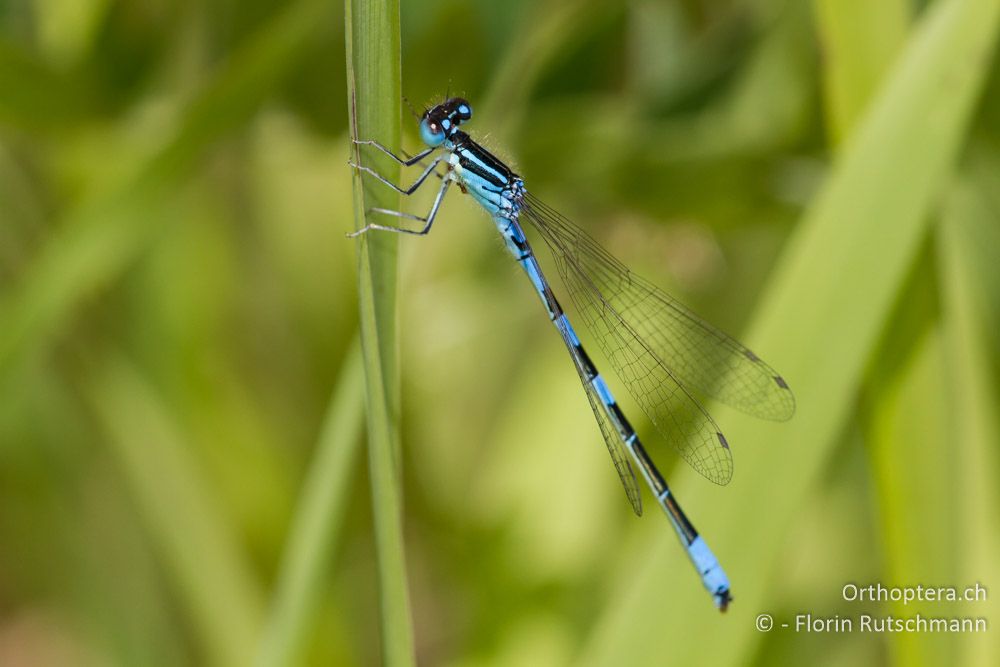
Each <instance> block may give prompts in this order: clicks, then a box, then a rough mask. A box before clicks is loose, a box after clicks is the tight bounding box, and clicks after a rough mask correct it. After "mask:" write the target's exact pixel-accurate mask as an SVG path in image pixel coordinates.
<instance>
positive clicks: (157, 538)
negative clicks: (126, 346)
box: [84, 357, 262, 665]
mask: <svg viewBox="0 0 1000 667" xmlns="http://www.w3.org/2000/svg"><path fill="white" fill-rule="evenodd" d="M92 368H93V369H94V370H93V371H92V375H91V377H89V378H88V379H87V380H86V384H85V386H84V392H85V395H86V397H87V399H88V401H89V403H90V405H91V407H92V408H93V410H94V412H95V413H96V414H97V416H98V419H99V421H100V423H101V424H102V426H103V427H104V429H105V430H106V431H107V433H108V436H109V437H108V440H107V444H108V446H109V448H110V451H111V453H112V455H113V457H114V459H115V460H116V461H117V463H118V464H119V466H120V468H121V471H122V474H123V476H124V477H125V479H126V481H127V482H128V486H129V487H130V489H131V492H132V494H133V496H134V497H135V501H136V505H137V507H138V512H139V514H140V516H141V517H142V518H143V519H144V520H145V522H146V524H147V525H148V527H149V532H150V534H151V537H152V541H153V543H154V545H155V546H156V547H157V552H158V553H161V554H162V555H163V559H164V565H165V567H166V569H167V571H168V572H169V573H170V575H171V577H172V579H173V583H174V584H175V586H176V589H177V592H178V595H179V598H180V600H181V602H182V604H183V606H184V608H185V611H186V612H187V613H186V615H187V617H188V618H190V619H191V622H192V625H193V627H194V629H195V632H196V634H197V635H198V636H199V639H200V640H201V643H202V645H203V647H204V651H205V654H206V655H207V656H208V658H209V663H210V664H214V665H247V664H250V661H251V660H252V659H253V645H254V639H255V638H256V637H257V632H258V629H259V627H260V620H261V616H262V599H261V592H260V591H259V590H258V589H257V585H256V582H255V581H254V579H253V575H252V571H251V568H250V567H249V564H248V563H247V562H246V561H245V560H244V558H243V554H242V553H241V551H240V547H239V540H238V539H237V537H236V536H235V535H233V534H232V532H231V530H230V527H229V525H228V524H227V522H226V520H225V519H224V518H223V517H222V516H221V515H220V514H219V512H218V509H217V507H216V506H215V504H214V502H213V500H212V494H211V492H210V490H209V489H208V488H207V486H206V484H205V482H204V481H203V480H202V479H201V478H200V475H199V473H198V469H197V464H196V463H195V462H194V461H192V460H191V459H190V458H189V456H188V454H187V449H188V447H189V446H190V445H189V444H188V443H185V442H184V439H183V436H182V435H181V433H180V432H179V429H178V427H177V425H176V424H175V423H173V420H172V419H171V417H170V415H169V413H168V411H167V408H166V407H165V406H164V405H162V404H161V402H160V400H159V399H158V397H157V396H156V395H155V394H154V393H153V390H152V389H151V388H150V387H149V386H148V384H147V383H146V382H145V381H144V379H143V378H142V377H141V376H140V375H139V373H138V372H137V370H136V369H134V368H132V367H131V366H130V365H128V363H127V362H125V361H124V360H122V359H118V358H114V357H107V358H105V359H104V360H103V362H102V363H101V365H100V366H93V367H92Z"/></svg>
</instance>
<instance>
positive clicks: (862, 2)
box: [816, 0, 911, 144]
mask: <svg viewBox="0 0 1000 667" xmlns="http://www.w3.org/2000/svg"><path fill="white" fill-rule="evenodd" d="M910 11H911V10H910V2H908V0H880V2H869V1H868V0H816V24H817V29H818V32H819V38H820V43H821V45H822V48H823V87H824V92H825V98H826V99H825V107H826V123H827V128H828V133H829V135H830V137H831V139H832V140H833V143H834V144H839V143H841V142H842V141H843V139H845V138H846V137H848V136H850V133H851V130H852V129H853V127H854V124H855V123H856V122H857V121H858V120H860V119H861V117H862V115H863V113H864V111H865V108H866V107H867V106H868V103H869V102H870V101H871V98H872V96H873V95H874V94H875V93H876V92H877V91H878V88H879V84H880V83H881V82H882V78H883V77H884V76H885V74H886V72H888V71H889V68H890V66H891V65H892V63H893V62H894V61H895V60H896V57H897V56H898V55H899V52H900V51H901V50H902V48H903V45H904V44H905V41H906V32H907V29H908V27H909V22H910Z"/></svg>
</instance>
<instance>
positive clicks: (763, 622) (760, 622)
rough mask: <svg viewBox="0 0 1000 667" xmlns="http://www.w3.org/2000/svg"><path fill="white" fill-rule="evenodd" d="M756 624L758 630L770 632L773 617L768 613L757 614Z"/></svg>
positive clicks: (772, 625)
mask: <svg viewBox="0 0 1000 667" xmlns="http://www.w3.org/2000/svg"><path fill="white" fill-rule="evenodd" d="M756 626H757V630H759V631H760V632H770V631H771V628H773V627H774V619H773V618H771V615H770V614H757V622H756Z"/></svg>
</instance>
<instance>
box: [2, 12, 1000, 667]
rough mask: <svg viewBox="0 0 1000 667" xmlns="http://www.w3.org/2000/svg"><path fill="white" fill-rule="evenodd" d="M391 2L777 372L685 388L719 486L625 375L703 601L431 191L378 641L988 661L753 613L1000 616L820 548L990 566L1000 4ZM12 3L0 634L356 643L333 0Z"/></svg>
mask: <svg viewBox="0 0 1000 667" xmlns="http://www.w3.org/2000/svg"><path fill="white" fill-rule="evenodd" d="M401 4H402V8H401V15H400V19H401V20H400V30H401V37H402V48H401V51H402V92H403V93H404V94H405V95H406V96H407V97H408V98H409V99H410V100H411V101H412V102H413V104H414V105H415V106H418V107H421V108H422V105H424V104H432V103H434V102H435V101H438V100H440V99H441V98H442V97H443V95H444V94H445V92H446V91H450V92H451V93H452V94H456V93H458V94H462V95H464V96H465V97H467V98H468V99H469V100H471V101H472V103H473V105H474V107H475V112H476V113H475V118H474V120H473V122H472V123H471V125H470V127H469V130H470V132H471V133H472V134H473V136H475V137H477V138H479V139H481V140H482V141H483V143H484V144H485V145H486V146H487V147H489V148H490V149H492V150H495V151H496V152H497V153H498V154H499V155H500V156H502V157H503V158H504V159H508V160H510V162H511V163H512V164H513V165H515V167H516V168H517V170H518V171H519V172H520V173H521V174H522V175H523V176H524V177H525V180H526V182H527V184H528V185H529V187H530V188H531V190H532V191H533V192H535V193H536V194H538V195H540V196H541V197H543V198H544V199H545V200H546V201H548V202H550V203H551V204H553V205H554V206H555V207H556V208H558V209H559V210H561V211H563V212H565V213H566V214H568V215H569V216H570V217H571V218H573V219H575V220H577V221H578V222H579V223H580V224H581V225H583V226H584V227H586V228H587V229H589V230H591V231H592V233H593V234H594V235H595V236H596V237H598V238H599V239H600V240H601V242H602V243H603V244H605V245H606V246H607V247H608V248H609V249H611V250H612V252H613V253H615V254H616V255H617V256H619V257H620V258H622V259H623V260H625V261H626V262H627V263H628V264H629V265H630V266H631V267H633V268H634V269H635V270H636V271H637V272H638V273H640V274H642V275H644V276H646V277H648V278H650V279H651V280H653V282H655V283H657V284H659V285H662V286H663V287H665V288H666V289H668V290H669V291H670V292H671V293H673V294H675V295H676V296H677V297H679V298H680V299H681V300H682V301H684V302H685V303H687V304H688V305H690V306H691V307H693V308H694V309H695V310H696V311H697V312H699V313H701V314H702V315H704V316H705V317H706V318H707V319H709V320H710V321H712V322H714V323H716V324H717V325H719V326H720V327H722V328H724V329H726V330H728V331H731V332H733V333H735V334H737V335H738V336H740V337H741V338H744V339H746V340H747V341H748V342H749V343H750V344H751V345H752V346H753V347H754V349H755V350H756V351H757V352H758V353H759V354H760V355H761V356H762V357H764V358H766V359H767V360H768V361H770V362H771V363H772V364H773V365H774V366H775V367H776V368H777V369H779V370H780V371H781V372H782V373H783V375H785V377H786V378H787V379H788V381H789V383H790V384H791V386H792V388H793V389H794V390H795V391H796V396H797V399H798V404H799V412H798V413H797V415H796V417H795V418H794V419H793V420H792V421H791V422H788V423H786V424H762V423H755V422H753V420H750V419H747V418H745V417H742V416H741V415H738V414H737V413H735V412H734V411H732V410H729V409H727V408H725V407H722V406H714V405H713V406H711V407H712V411H713V414H715V416H716V418H717V420H718V421H719V422H720V424H721V425H722V427H723V428H724V430H725V432H726V434H727V437H728V439H729V441H730V442H731V443H732V445H733V448H734V456H735V461H736V473H735V477H734V480H733V482H732V483H731V484H730V485H729V487H727V488H717V487H714V486H713V485H711V484H710V483H708V482H706V481H704V480H702V479H700V478H698V476H697V475H696V474H695V473H693V471H691V470H689V469H687V468H685V467H684V466H683V464H681V465H675V463H676V461H675V459H674V457H673V456H672V455H671V453H670V452H669V451H667V449H666V447H662V446H657V445H653V443H654V442H655V436H654V434H653V433H652V432H651V429H650V427H649V424H648V423H645V422H643V421H641V420H640V413H639V412H638V411H637V410H635V409H634V406H630V405H629V404H628V403H627V402H626V407H632V409H631V410H630V411H629V414H630V415H633V417H632V418H633V420H634V421H636V422H637V424H638V426H639V427H640V432H641V433H643V434H644V440H646V441H647V442H649V443H650V444H649V445H648V446H649V447H651V448H652V449H653V453H654V454H656V457H657V460H658V461H662V465H663V466H664V469H665V470H666V471H667V472H669V473H670V479H671V482H672V484H675V485H676V488H677V490H678V494H679V496H680V498H681V499H682V501H684V503H685V507H686V508H687V509H688V510H689V511H690V514H691V516H692V519H693V520H694V521H695V523H696V525H697V526H698V527H699V528H700V529H701V530H702V532H703V534H704V535H705V536H706V539H708V540H709V542H710V543H711V544H712V545H713V548H714V550H715V551H716V553H717V555H718V556H719V558H720V560H721V561H722V563H723V565H724V566H725V567H726V568H727V571H728V572H729V574H730V577H731V579H732V581H733V592H734V596H735V601H734V603H733V607H732V609H731V610H730V612H729V613H728V614H727V615H725V616H720V615H719V614H718V613H717V612H716V611H715V610H714V609H713V607H712V605H711V603H710V601H709V599H708V596H707V595H706V594H705V593H704V591H702V590H701V589H700V584H699V583H698V581H697V579H696V578H695V577H694V576H693V573H692V572H690V566H689V565H688V564H687V562H686V561H685V558H684V556H683V553H682V551H681V550H680V549H679V548H678V547H677V545H676V544H675V538H674V537H673V535H671V534H670V528H669V526H668V523H667V522H666V521H664V519H663V517H660V516H659V515H658V512H657V510H656V509H655V506H654V507H650V506H651V503H650V502H648V499H647V503H646V505H647V516H646V517H644V518H643V519H642V520H637V519H636V518H635V517H634V516H633V515H632V514H631V511H630V509H629V507H628V504H627V503H626V502H625V500H624V497H623V495H622V492H621V489H620V487H619V485H618V481H617V479H616V476H615V473H614V471H613V468H612V466H611V465H610V462H609V461H608V460H607V455H606V454H605V453H604V451H603V450H604V448H603V446H602V445H601V443H600V434H599V431H598V428H597V425H596V424H595V423H594V421H593V418H592V415H591V413H590V411H589V410H588V408H587V403H586V400H585V398H584V394H583V392H582V391H581V388H580V386H579V381H578V378H577V377H576V375H575V374H574V373H573V372H572V366H571V363H570V361H569V360H568V358H567V357H566V354H565V352H564V350H562V349H561V347H562V345H561V343H560V342H559V339H558V337H557V336H556V335H555V333H554V332H553V331H551V327H550V324H549V322H548V321H547V319H546V318H545V317H544V315H543V314H542V312H543V311H542V310H541V308H540V307H539V304H538V303H537V302H536V298H535V297H534V296H533V294H532V292H531V289H530V287H529V285H528V283H527V282H526V281H525V280H524V278H523V277H522V276H520V275H519V274H518V271H517V267H516V266H515V265H514V264H513V263H512V262H511V261H510V260H509V258H508V257H507V256H505V253H504V252H503V250H502V246H501V244H500V243H498V241H497V239H496V236H495V232H494V230H493V229H492V225H491V224H490V222H489V221H488V219H487V218H486V216H485V215H484V214H483V213H482V212H481V211H479V210H477V209H476V208H475V206H474V205H473V203H472V202H471V201H469V200H468V198H464V197H461V196H459V195H458V194H457V193H453V194H452V195H451V196H450V197H449V199H448V200H447V202H446V204H445V206H444V209H443V212H442V214H441V217H440V219H439V222H438V223H437V224H436V226H435V229H434V233H433V234H432V235H430V236H429V237H427V238H424V239H409V238H407V239H403V240H402V241H401V243H400V244H399V277H400V280H399V293H398V303H399V335H398V349H399V356H400V362H401V369H402V371H401V372H402V376H401V377H402V384H401V392H400V393H401V397H402V401H401V405H402V408H401V410H402V414H401V419H400V438H399V439H400V443H401V455H400V458H399V461H398V464H399V466H400V469H401V470H402V471H403V488H404V500H403V502H404V514H403V524H404V537H405V559H406V560H405V563H406V572H407V575H408V590H409V604H410V606H411V609H412V617H413V633H414V637H415V639H414V644H413V647H412V648H410V647H402V649H403V650H402V653H404V654H406V653H411V654H412V655H415V657H416V660H417V662H419V664H423V665H461V666H466V665H468V666H473V665H476V666H478V665H484V666H485V665H498V666H499V665H569V664H574V665H575V664H588V665H604V664H608V665H640V664H649V665H663V664H713V665H735V664H739V665H750V664H754V665H756V664H760V665H770V664H811V665H847V664H851V665H857V664H866V665H867V664H871V665H874V664H888V665H946V664H947V665H951V664H969V665H973V664H974V665H995V664H1000V643H998V642H1000V639H998V635H997V634H996V629H995V628H991V629H990V630H989V632H987V633H985V634H980V635H970V634H907V633H892V634H865V633H862V632H860V631H855V632H852V633H843V634H834V633H796V632H794V631H793V629H782V628H780V627H778V628H775V629H774V630H773V631H771V632H769V633H760V632H758V631H757V630H755V629H754V619H755V617H756V616H757V614H759V613H761V612H768V613H771V614H773V615H774V617H775V619H776V621H777V622H778V623H782V622H787V623H792V624H793V625H794V618H795V615H796V614H799V613H812V614H813V615H814V616H817V617H833V616H838V615H839V616H840V617H841V618H857V616H858V615H859V614H861V613H872V614H876V615H886V614H894V615H897V616H907V617H909V616H913V615H914V614H916V613H921V614H923V615H925V616H943V617H954V616H970V617H985V618H987V619H988V621H989V622H990V623H991V624H992V623H995V622H996V621H997V620H998V617H997V616H996V615H995V614H992V611H993V610H994V609H995V602H993V600H988V601H986V602H969V603H955V604H945V603H923V604H910V605H905V606H904V605H901V604H894V603H881V604H880V603H859V602H848V601H845V600H844V599H843V597H842V595H841V589H842V587H843V586H844V585H845V584H846V583H848V582H854V583H858V584H860V585H866V584H869V583H882V584H883V585H886V586H890V585H916V584H923V585H955V586H961V587H964V586H966V585H971V584H974V583H976V582H980V583H982V584H983V585H985V586H986V587H987V589H988V590H989V593H990V594H991V595H992V594H993V593H994V587H995V586H996V585H997V583H998V581H1000V580H998V578H997V574H998V566H997V564H998V563H1000V539H998V537H1000V530H998V527H1000V523H998V513H1000V504H998V503H1000V500H998V494H997V480H998V479H1000V470H998V462H997V452H998V449H997V447H998V444H1000V435H998V434H1000V429H998V414H1000V409H998V394H997V390H996V388H997V380H998V378H1000V355H998V350H1000V334H998V332H1000V270H998V267H1000V134H998V129H1000V76H998V71H1000V70H998V68H997V62H996V56H995V49H994V44H995V42H996V39H997V32H998V25H997V24H998V12H1000V2H998V1H997V0H934V1H928V2H924V1H917V0H912V1H911V0H880V1H879V2H868V1H866V0H814V1H813V2H795V1H782V0H674V1H670V2H668V1H658V0H630V1H613V2H607V1H599V0H593V1H590V2H572V1H570V0H544V1H542V2H528V1H525V0H516V1H510V2H468V1H459V0H441V1H438V2H434V1H431V0H422V1H414V2H403V3H401ZM0 26H2V28H0V30H2V33H0V665H4V667H7V666H15V667H20V666H23V665H181V664H209V665H242V664H252V663H253V662H254V661H257V662H258V664H268V665H276V664H317V665H319V664H324V665H345V666H349V665H369V664H378V663H379V662H380V661H382V658H383V652H384V648H383V647H381V646H380V636H381V634H382V633H381V630H380V616H379V586H378V581H377V574H376V548H375V543H374V539H373V531H372V527H371V525H372V510H371V498H372V494H373V491H372V489H371V488H370V483H369V477H368V466H367V457H366V455H365V449H364V442H365V440H364V423H365V420H364V412H363V410H364V406H363V399H364V395H365V386H364V374H363V371H362V369H361V366H360V363H359V361H358V359H359V355H358V353H357V347H356V346H355V343H354V342H353V341H355V340H356V336H357V334H356V332H357V329H358V303H357V297H356V294H357V283H358V278H357V261H356V250H357V244H356V243H355V242H353V241H350V240H347V239H345V238H344V233H345V232H347V231H350V230H351V229H352V227H353V225H354V214H353V210H352V175H351V172H350V169H349V168H348V167H347V165H346V160H347V157H348V156H349V155H350V147H349V142H348V137H349V133H348V114H347V110H348V104H347V97H348V96H347V77H346V75H345V72H346V65H345V38H344V34H345V26H344V8H343V7H342V6H341V5H340V4H339V3H337V2H326V1H325V0H297V1H293V2H270V1H266V0H248V1H243V2H236V1H235V0H200V1H189V2H185V1H182V2H168V1H167V0H144V1H143V2H135V1H133V2H127V1H121V2H119V1H117V0H73V1H71V2H70V1H65V2H64V1H56V0H37V1H35V2H30V1H28V0H10V1H8V2H5V3H2V4H0ZM391 111H392V113H396V110H395V109H392V110H391ZM399 116H400V118H401V120H402V122H403V128H404V130H403V132H404V133H403V142H402V143H403V147H404V148H406V149H408V150H411V151H412V150H415V149H417V148H418V139H417V137H416V133H415V131H414V130H415V123H414V122H413V121H412V118H411V117H410V115H409V112H408V111H406V110H405V109H400V110H399ZM408 178H409V176H408V175H405V174H404V176H403V177H402V179H403V180H407V179H408ZM375 185H376V186H377V184H375ZM364 187H365V188H366V189H367V188H372V187H373V186H372V185H371V184H370V183H366V184H365V186H364ZM429 194H431V193H423V194H422V195H421V196H417V197H414V198H413V199H415V201H412V202H405V203H406V205H407V206H408V207H409V206H412V209H408V210H413V211H416V212H423V211H425V210H426V208H427V207H428V206H429V203H430V200H429V197H428V195H429ZM543 265H546V258H545V257H543ZM548 265H550V264H548ZM550 273H551V274H553V277H554V275H555V273H554V271H551V270H550ZM559 287H560V286H558V285H557V290H558V289H559ZM563 301H564V302H566V301H568V299H566V298H563ZM585 342H586V341H585ZM591 347H592V348H593V347H594V346H593V345H592V346H591ZM595 353H596V350H595ZM598 362H599V365H601V364H600V362H601V359H600V358H599V357H598ZM604 366H607V364H604ZM611 380H612V386H613V387H616V388H618V389H619V391H618V393H619V394H621V393H624V392H623V391H621V390H620V386H619V385H618V384H617V382H615V380H616V378H611ZM374 493H376V494H378V493H379V489H378V488H377V487H376V489H375V490H374ZM400 555H401V554H400Z"/></svg>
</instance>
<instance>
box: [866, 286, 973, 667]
mask: <svg viewBox="0 0 1000 667" xmlns="http://www.w3.org/2000/svg"><path fill="white" fill-rule="evenodd" d="M921 293H922V294H925V295H926V294H933V292H927V291H922V292H921ZM904 294H905V296H904V299H903V300H904V301H906V300H907V299H911V300H912V301H917V302H919V301H921V299H920V294H918V293H917V292H916V291H915V290H910V291H907V292H905V293H904ZM924 300H926V299H924ZM931 307H933V304H932V305H931ZM902 329H903V327H902V326H896V327H893V328H892V329H890V331H893V333H894V334H895V336H896V337H895V338H894V339H891V338H890V336H886V338H885V344H884V345H883V346H882V347H881V349H880V351H879V353H878V354H877V355H876V358H877V360H878V361H877V363H876V370H875V372H874V373H873V377H872V379H871V380H870V382H869V383H868V389H869V390H870V392H871V393H872V394H873V398H872V400H871V401H870V405H869V408H868V410H866V412H869V413H870V418H869V419H868V420H867V422H868V423H867V424H866V426H867V429H866V430H867V437H866V441H867V444H868V448H869V450H870V454H871V459H872V473H873V475H874V479H875V491H876V494H877V498H878V512H877V514H878V520H879V523H880V524H881V526H880V528H881V529H880V530H879V532H878V534H879V536H880V537H881V544H879V545H878V546H879V547H881V552H882V554H883V557H882V559H883V570H882V574H881V577H882V578H883V579H884V580H885V581H886V582H893V583H895V582H899V583H905V582H911V581H917V582H938V581H943V582H952V581H962V580H961V579H956V563H955V556H956V554H955V548H954V547H955V545H956V544H957V543H958V526H957V524H956V521H955V517H956V516H958V514H957V513H956V510H957V508H956V506H955V505H956V500H955V499H956V498H958V496H959V491H960V489H961V485H960V483H959V482H958V480H957V476H956V473H957V471H956V466H955V456H954V443H953V442H952V438H951V437H950V436H949V426H950V424H949V414H948V408H949V406H948V405H947V402H946V401H943V400H941V387H943V386H947V381H946V377H945V376H946V372H945V368H944V364H943V363H942V354H941V352H942V349H941V336H940V334H939V332H938V331H937V329H934V328H931V327H928V326H923V327H918V329H917V331H918V334H917V335H918V339H917V340H915V341H913V344H912V345H906V344H905V342H903V341H905V339H906V338H907V336H906V335H905V334H903V335H900V333H899V331H900V330H902ZM899 347H905V348H908V349H906V351H905V352H904V355H905V357H906V358H905V359H903V360H901V363H898V362H896V361H889V362H886V361H885V360H889V359H891V358H892V357H893V356H898V348H899ZM894 351H895V352H896V354H894V353H893V352H894ZM884 611H885V612H886V613H890V614H893V615H895V616H898V617H912V616H913V615H915V614H922V615H924V616H928V617H935V616H949V615H954V614H958V613H962V612H961V611H960V608H959V607H958V606H957V605H950V606H949V605H948V604H947V603H944V602H940V601H935V602H917V603H910V604H903V603H901V602H896V603H889V604H887V605H886V606H885V608H884ZM886 639H887V642H888V644H889V647H890V654H891V655H892V657H893V659H894V662H895V664H898V665H907V666H909V667H921V666H922V665H927V666H932V665H944V664H956V662H957V660H956V646H957V641H956V635H951V634H949V633H917V632H902V633H893V634H892V635H891V636H890V637H887V638H886Z"/></svg>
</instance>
